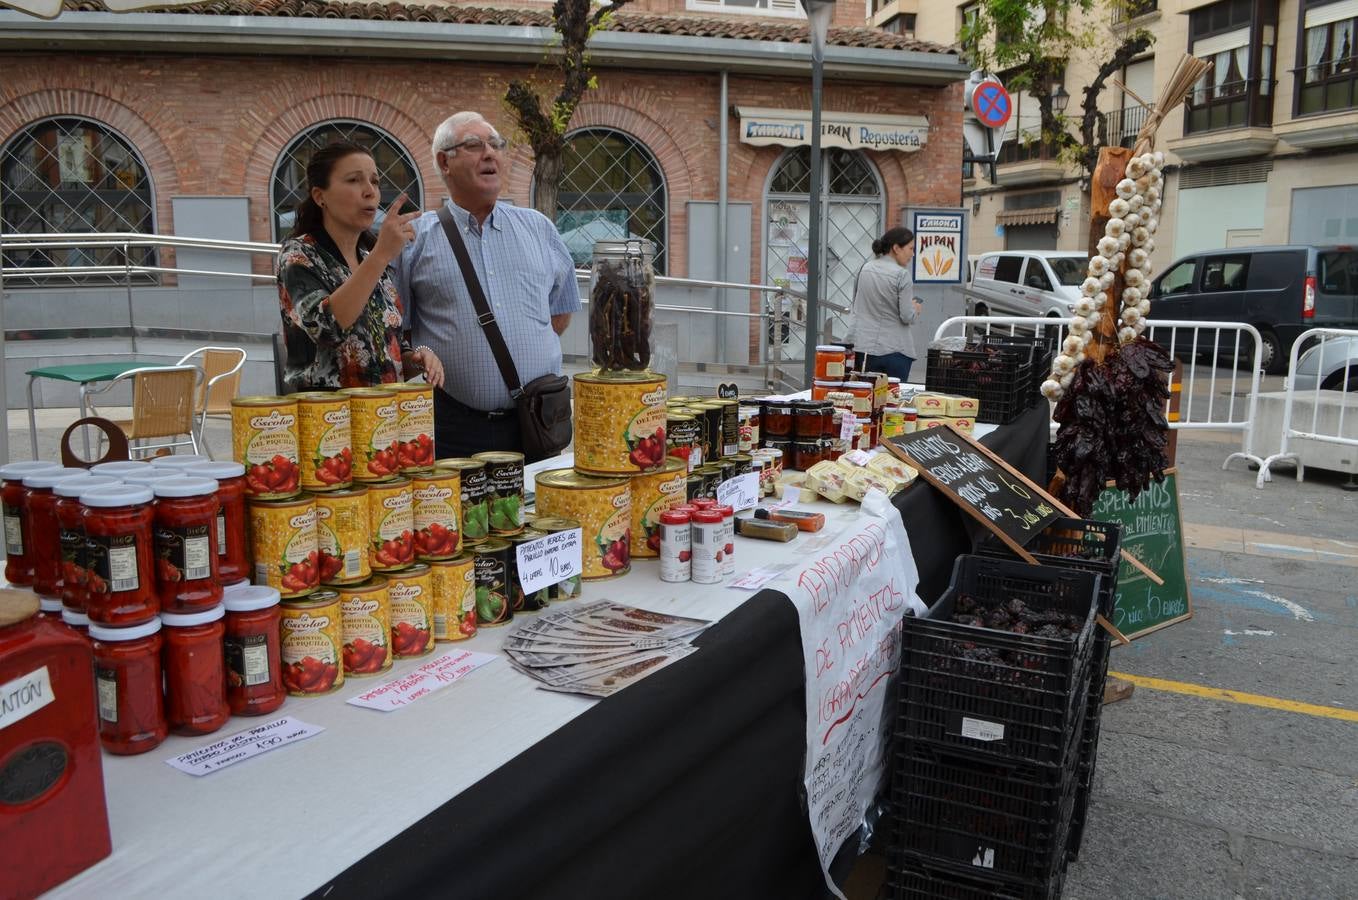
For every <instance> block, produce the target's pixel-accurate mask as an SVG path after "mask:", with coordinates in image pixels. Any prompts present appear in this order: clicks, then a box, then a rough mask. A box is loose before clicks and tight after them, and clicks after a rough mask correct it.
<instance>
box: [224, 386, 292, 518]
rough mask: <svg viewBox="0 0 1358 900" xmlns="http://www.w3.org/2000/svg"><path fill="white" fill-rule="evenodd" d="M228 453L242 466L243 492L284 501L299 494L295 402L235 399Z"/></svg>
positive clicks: (256, 496) (288, 399)
mask: <svg viewBox="0 0 1358 900" xmlns="http://www.w3.org/2000/svg"><path fill="white" fill-rule="evenodd" d="M231 450H232V453H233V455H234V457H235V460H236V462H238V463H240V464H241V465H243V466H245V492H246V493H247V494H248V495H249V496H251V497H253V498H256V499H259V500H286V499H289V498H291V497H296V496H297V494H298V492H300V491H301V489H302V488H301V480H300V472H299V471H298V464H297V459H298V441H297V401H296V400H293V399H292V398H290V397H237V398H236V399H234V400H232V401H231Z"/></svg>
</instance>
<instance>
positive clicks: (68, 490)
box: [52, 475, 123, 497]
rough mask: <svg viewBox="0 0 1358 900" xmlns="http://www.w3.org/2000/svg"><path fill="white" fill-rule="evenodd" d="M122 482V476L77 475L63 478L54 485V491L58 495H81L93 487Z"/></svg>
mask: <svg viewBox="0 0 1358 900" xmlns="http://www.w3.org/2000/svg"><path fill="white" fill-rule="evenodd" d="M122 483H123V481H122V479H121V478H114V477H112V476H111V475H90V476H89V477H87V478H81V477H80V476H78V475H77V476H76V477H74V478H63V479H61V480H60V481H58V482H57V483H56V484H54V485H52V493H54V494H56V495H57V496H58V497H79V496H80V495H81V494H83V493H85V492H86V491H88V490H90V489H91V488H97V487H107V486H108V485H110V484H122Z"/></svg>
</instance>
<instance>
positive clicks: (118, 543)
mask: <svg viewBox="0 0 1358 900" xmlns="http://www.w3.org/2000/svg"><path fill="white" fill-rule="evenodd" d="M153 496H154V495H153V494H152V493H151V489H150V488H148V487H141V486H138V485H131V484H115V485H111V486H108V487H96V488H91V489H90V490H88V491H85V492H84V493H82V494H81V495H80V502H81V503H82V504H83V505H84V507H85V513H84V520H85V535H86V538H87V540H86V541H85V547H86V549H87V550H88V551H89V563H90V565H89V573H90V574H89V590H88V596H87V600H86V604H85V611H86V613H87V614H88V615H89V617H90V621H92V622H94V623H96V624H98V625H112V626H113V627H115V628H117V627H122V626H127V625H140V624H141V623H142V622H149V621H151V620H152V619H154V618H155V617H156V613H158V612H160V598H159V597H158V596H157V594H156V574H155V572H156V570H155V546H154V541H153V538H152V536H151V523H152V520H153V519H154V516H155V513H154V512H153V510H152V507H151V499H152V497H153Z"/></svg>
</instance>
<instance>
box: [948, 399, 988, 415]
mask: <svg viewBox="0 0 1358 900" xmlns="http://www.w3.org/2000/svg"><path fill="white" fill-rule="evenodd" d="M980 409H981V401H979V400H977V399H976V398H975V397H949V398H948V415H950V416H956V417H957V418H959V419H975V418H976V413H978V412H980Z"/></svg>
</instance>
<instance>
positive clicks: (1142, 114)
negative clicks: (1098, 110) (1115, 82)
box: [1095, 106, 1146, 150]
mask: <svg viewBox="0 0 1358 900" xmlns="http://www.w3.org/2000/svg"><path fill="white" fill-rule="evenodd" d="M1145 124H1146V108H1145V107H1144V106H1129V107H1127V108H1126V109H1115V110H1113V111H1112V112H1110V113H1104V114H1103V127H1104V131H1105V134H1106V135H1107V137H1106V140H1107V142H1108V146H1110V147H1126V148H1127V149H1129V150H1130V149H1131V148H1132V146H1133V145H1134V144H1136V136H1137V134H1138V133H1140V131H1141V126H1142V125H1145ZM1095 136H1096V137H1098V135H1095Z"/></svg>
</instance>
